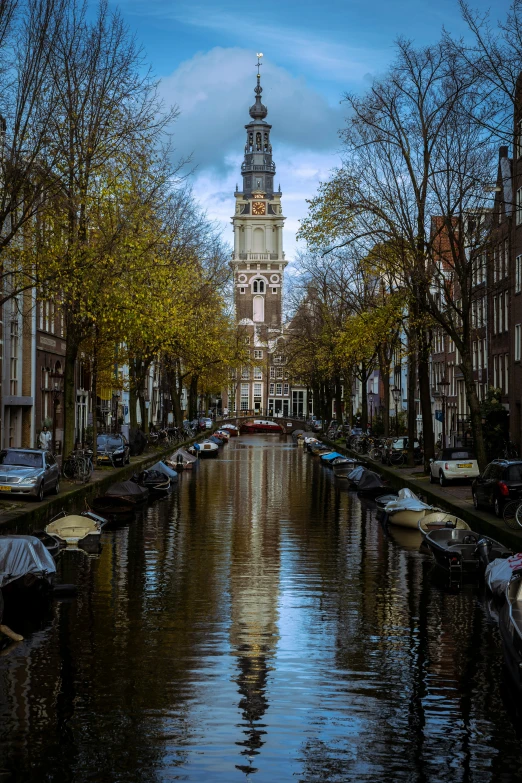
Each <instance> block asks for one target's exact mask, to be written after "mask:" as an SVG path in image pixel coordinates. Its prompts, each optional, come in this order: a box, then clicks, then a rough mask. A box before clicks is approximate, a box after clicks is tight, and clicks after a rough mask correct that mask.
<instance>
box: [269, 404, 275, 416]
mask: <svg viewBox="0 0 522 783" xmlns="http://www.w3.org/2000/svg"><path fill="white" fill-rule="evenodd" d="M268 415H269V416H273V415H274V400H268Z"/></svg>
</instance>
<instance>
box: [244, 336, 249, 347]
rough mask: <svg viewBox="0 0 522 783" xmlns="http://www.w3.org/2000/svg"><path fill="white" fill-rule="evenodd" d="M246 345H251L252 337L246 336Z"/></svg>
mask: <svg viewBox="0 0 522 783" xmlns="http://www.w3.org/2000/svg"><path fill="white" fill-rule="evenodd" d="M245 345H250V337H245Z"/></svg>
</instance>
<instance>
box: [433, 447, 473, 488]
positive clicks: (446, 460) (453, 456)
mask: <svg viewBox="0 0 522 783" xmlns="http://www.w3.org/2000/svg"><path fill="white" fill-rule="evenodd" d="M479 473H480V471H479V467H478V462H477V460H476V459H475V456H474V454H472V452H471V451H469V450H468V449H462V448H461V449H459V448H454V449H444V450H443V451H442V452H441V453H440V454H439V455H438V456H437V458H436V459H434V460H431V464H430V481H431V483H432V484H435V483H436V482H437V481H438V482H439V484H440V485H441V487H445V486H446V484H448V483H449V482H450V481H455V480H456V479H474V478H476V477H477V476H478V475H479Z"/></svg>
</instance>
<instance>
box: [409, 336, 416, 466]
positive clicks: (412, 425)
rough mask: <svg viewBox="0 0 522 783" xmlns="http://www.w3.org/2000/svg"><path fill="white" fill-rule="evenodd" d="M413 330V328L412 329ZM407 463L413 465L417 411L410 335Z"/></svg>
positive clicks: (414, 350) (413, 352) (413, 337)
mask: <svg viewBox="0 0 522 783" xmlns="http://www.w3.org/2000/svg"><path fill="white" fill-rule="evenodd" d="M412 331H413V330H412ZM408 351H409V353H408V465H410V466H411V467H413V466H414V465H415V435H416V432H415V430H416V424H417V411H416V406H415V392H416V390H417V336H416V335H413V336H412V337H410V341H409V345H408Z"/></svg>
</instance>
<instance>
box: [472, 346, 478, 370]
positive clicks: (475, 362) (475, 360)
mask: <svg viewBox="0 0 522 783" xmlns="http://www.w3.org/2000/svg"><path fill="white" fill-rule="evenodd" d="M473 369H474V370H476V369H477V341H476V340H473Z"/></svg>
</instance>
